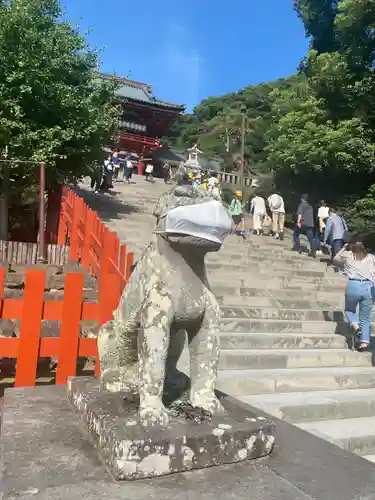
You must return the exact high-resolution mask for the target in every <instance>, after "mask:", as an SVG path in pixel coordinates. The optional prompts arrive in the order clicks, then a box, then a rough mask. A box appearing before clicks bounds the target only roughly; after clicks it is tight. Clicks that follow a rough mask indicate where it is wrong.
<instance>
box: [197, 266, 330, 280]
mask: <svg viewBox="0 0 375 500" xmlns="http://www.w3.org/2000/svg"><path fill="white" fill-rule="evenodd" d="M264 267H265V265H264V264H263V265H262V264H261V265H247V266H231V265H227V264H207V269H208V271H209V273H210V275H217V274H218V273H230V274H233V275H237V274H238V273H240V274H241V276H244V277H245V276H247V275H249V276H251V277H253V276H260V277H264V276H270V275H272V276H278V277H284V278H285V277H289V276H293V277H296V278H297V277H308V278H320V279H323V278H325V277H327V279H328V276H327V272H325V271H324V270H320V271H316V270H314V269H313V270H307V269H294V268H292V267H282V268H280V265H279V266H278V267H273V266H272V265H270V267H269V268H266V269H265V268H264Z"/></svg>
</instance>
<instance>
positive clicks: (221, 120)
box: [166, 75, 305, 172]
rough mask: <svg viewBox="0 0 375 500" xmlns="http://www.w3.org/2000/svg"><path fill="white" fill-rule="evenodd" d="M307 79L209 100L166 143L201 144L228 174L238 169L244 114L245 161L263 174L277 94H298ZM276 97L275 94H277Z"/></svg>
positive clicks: (294, 78) (177, 126) (283, 81)
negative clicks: (221, 164) (267, 134)
mask: <svg viewBox="0 0 375 500" xmlns="http://www.w3.org/2000/svg"><path fill="white" fill-rule="evenodd" d="M301 80H302V81H303V80H305V77H304V76H297V75H293V76H291V77H290V78H288V79H281V80H278V81H276V82H271V83H264V84H262V85H253V86H249V87H246V88H244V89H242V90H240V91H239V92H234V93H230V94H226V95H224V96H221V97H216V98H215V97H209V98H208V99H205V100H204V101H202V102H201V103H200V104H199V105H198V106H197V107H196V108H195V109H194V110H193V113H191V114H186V115H183V116H181V117H180V119H179V120H177V122H176V123H175V124H174V126H173V127H172V128H171V130H170V131H169V133H168V136H167V138H166V142H167V144H168V145H170V146H175V147H178V148H187V147H191V146H192V144H194V143H198V145H199V147H200V148H201V149H202V150H203V151H204V152H205V153H206V154H208V155H213V156H220V157H221V158H223V159H224V160H225V166H226V168H227V169H228V170H230V169H231V168H232V169H235V168H236V166H235V160H236V159H237V158H238V156H239V155H240V151H241V126H242V115H241V110H244V112H245V161H246V163H247V165H248V166H249V168H250V169H251V171H255V172H264V171H268V170H269V166H268V165H267V154H266V151H265V147H266V145H267V137H266V133H267V130H268V128H269V126H270V124H271V123H272V121H273V119H274V117H273V112H272V111H273V109H272V106H273V100H274V98H275V95H276V94H277V92H281V91H292V89H295V91H296V92H297V91H298V89H299V88H300V81H301ZM275 93H276V94H275Z"/></svg>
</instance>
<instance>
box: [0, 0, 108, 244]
mask: <svg viewBox="0 0 375 500" xmlns="http://www.w3.org/2000/svg"><path fill="white" fill-rule="evenodd" d="M0 60H1V65H0V96H1V101H0V151H4V149H5V147H7V149H8V157H9V159H10V160H11V161H10V162H9V163H7V164H3V168H2V185H3V189H2V195H3V201H4V198H6V196H7V189H8V186H7V178H8V177H9V178H10V180H11V181H12V182H11V186H12V191H11V194H13V195H15V196H18V193H20V192H22V191H23V189H24V187H25V186H27V185H30V184H34V183H35V181H36V179H37V177H36V170H37V168H36V165H35V163H32V162H38V161H42V160H43V161H45V162H46V166H47V172H46V176H47V185H52V184H53V183H54V182H56V181H60V182H65V181H69V180H73V179H76V178H78V177H80V176H82V175H83V174H85V173H86V172H87V171H88V168H89V166H90V164H92V162H94V161H97V160H99V159H101V158H102V154H103V153H102V146H103V145H104V144H105V142H106V141H108V139H109V137H110V136H111V134H112V132H113V130H114V126H115V123H116V119H117V116H118V115H117V109H116V108H115V107H114V106H113V105H112V104H111V102H113V101H112V97H113V90H114V84H113V82H112V81H110V80H109V81H102V80H101V79H100V78H98V73H97V70H98V54H97V52H96V51H94V50H91V49H90V48H89V47H88V46H87V44H86V42H85V40H84V38H83V37H82V36H81V35H80V34H79V32H78V31H77V29H75V28H74V27H73V26H71V25H70V24H69V23H67V22H65V21H63V12H62V9H61V6H60V4H59V2H58V0H5V1H4V0H3V1H2V2H0ZM16 160H23V161H24V162H23V163H20V162H19V161H16ZM28 161H29V162H30V163H27V162H28ZM6 165H7V166H8V171H7V167H6ZM3 205H4V203H3ZM6 232H7V231H6V228H4V227H3V228H2V236H3V237H4V235H5V234H6Z"/></svg>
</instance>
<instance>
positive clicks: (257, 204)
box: [251, 196, 266, 215]
mask: <svg viewBox="0 0 375 500" xmlns="http://www.w3.org/2000/svg"><path fill="white" fill-rule="evenodd" d="M251 211H252V212H254V215H264V214H265V213H266V202H265V201H264V199H263V198H261V197H260V196H255V198H253V199H252V200H251Z"/></svg>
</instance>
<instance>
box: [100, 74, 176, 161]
mask: <svg viewBox="0 0 375 500" xmlns="http://www.w3.org/2000/svg"><path fill="white" fill-rule="evenodd" d="M102 77H103V78H111V79H112V78H115V79H116V80H117V81H118V82H119V84H120V86H119V88H118V89H117V90H116V92H115V96H116V102H117V103H118V104H121V106H122V109H123V115H122V118H121V120H120V123H119V129H118V131H117V133H116V135H115V141H114V144H113V146H114V147H115V148H116V149H118V150H119V151H120V155H121V156H122V155H123V154H125V153H136V155H137V156H138V157H140V158H146V157H150V155H151V153H152V151H153V150H154V149H155V148H158V147H160V144H159V137H162V136H163V135H165V134H166V132H167V131H168V129H169V127H170V126H171V125H172V123H173V122H174V121H175V120H176V119H177V117H178V116H179V115H181V114H182V113H183V112H184V111H185V106H184V105H182V104H173V103H170V102H166V101H161V100H159V99H157V98H156V97H155V96H154V94H153V93H152V87H151V85H148V84H146V83H141V82H136V81H134V80H128V79H127V78H120V77H114V76H111V75H106V74H102Z"/></svg>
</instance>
